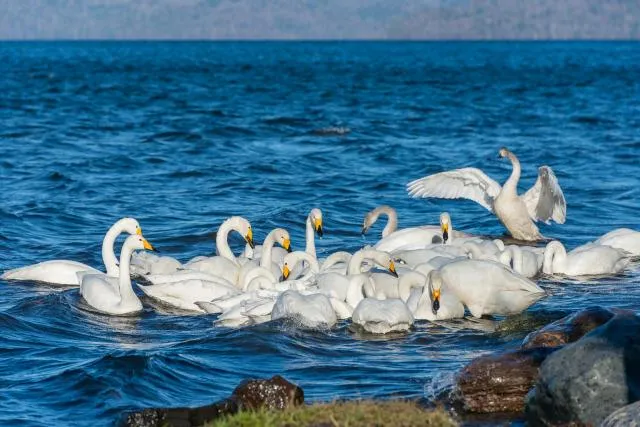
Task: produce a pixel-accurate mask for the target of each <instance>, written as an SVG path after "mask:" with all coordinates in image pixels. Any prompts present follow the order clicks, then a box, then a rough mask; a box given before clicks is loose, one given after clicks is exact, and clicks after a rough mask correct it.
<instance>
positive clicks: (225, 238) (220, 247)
mask: <svg viewBox="0 0 640 427" xmlns="http://www.w3.org/2000/svg"><path fill="white" fill-rule="evenodd" d="M233 230H237V229H236V227H234V226H233V225H232V224H231V222H230V221H229V220H227V221H225V222H223V223H222V224H221V225H220V227H219V228H218V232H217V233H216V252H217V253H218V255H220V256H221V257H224V258H227V259H229V260H231V261H233V262H236V256H235V255H234V254H233V252H232V251H231V248H230V247H229V233H230V232H231V231H233Z"/></svg>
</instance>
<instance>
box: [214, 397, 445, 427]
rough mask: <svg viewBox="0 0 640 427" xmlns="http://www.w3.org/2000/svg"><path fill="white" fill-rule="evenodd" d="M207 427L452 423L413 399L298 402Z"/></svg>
mask: <svg viewBox="0 0 640 427" xmlns="http://www.w3.org/2000/svg"><path fill="white" fill-rule="evenodd" d="M207 426H208V427H263V426H264V427H281V426H287V427H289V426H290V427H298V426H300V427H312V426H313V427H365V426H366V427H371V426H381V427H382V426H398V427H453V426H457V423H456V422H455V421H454V420H453V419H452V418H451V417H450V416H449V415H448V414H447V413H446V412H444V411H443V410H425V409H422V408H420V407H419V406H418V405H416V404H415V403H413V402H405V401H383V402H373V401H356V402H339V403H331V404H315V405H302V406H298V407H295V408H291V409H288V410H286V411H267V410H261V411H255V412H253V411H251V412H241V413H239V414H236V415H233V416H230V417H225V418H221V419H219V420H217V421H215V422H213V423H210V424H208V425H207Z"/></svg>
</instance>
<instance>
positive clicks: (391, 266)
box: [389, 260, 398, 277]
mask: <svg viewBox="0 0 640 427" xmlns="http://www.w3.org/2000/svg"><path fill="white" fill-rule="evenodd" d="M389 273H391V275H392V276H393V277H398V273H396V265H395V264H394V263H393V260H391V261H389Z"/></svg>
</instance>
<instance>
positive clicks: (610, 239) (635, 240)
mask: <svg viewBox="0 0 640 427" xmlns="http://www.w3.org/2000/svg"><path fill="white" fill-rule="evenodd" d="M595 243H596V244H599V245H605V246H611V247H612V248H616V249H622V250H624V251H627V252H629V254H631V255H633V256H640V231H636V230H631V229H630V228H617V229H615V230H612V231H610V232H608V233H607V234H605V235H603V236H602V237H600V238H599V239H598V240H596V241H595Z"/></svg>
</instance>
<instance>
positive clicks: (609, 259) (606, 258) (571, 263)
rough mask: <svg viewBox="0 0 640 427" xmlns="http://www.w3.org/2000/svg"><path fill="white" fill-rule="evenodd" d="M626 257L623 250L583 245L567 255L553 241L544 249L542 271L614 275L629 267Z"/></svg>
mask: <svg viewBox="0 0 640 427" xmlns="http://www.w3.org/2000/svg"><path fill="white" fill-rule="evenodd" d="M627 255H628V254H627V252H625V251H623V250H620V249H615V248H612V247H611V246H602V245H595V244H587V245H583V246H581V247H578V248H576V249H574V250H572V251H571V252H569V253H567V250H566V249H565V247H564V245H563V244H562V243H560V242H558V241H557V240H554V241H553V242H549V243H548V244H547V247H546V248H545V251H544V263H543V266H542V271H543V272H544V273H545V274H564V275H567V276H583V275H603V274H615V273H619V272H621V271H622V270H624V269H625V268H626V267H627V265H629V258H628V256H627Z"/></svg>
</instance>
